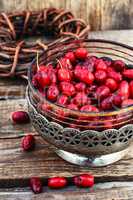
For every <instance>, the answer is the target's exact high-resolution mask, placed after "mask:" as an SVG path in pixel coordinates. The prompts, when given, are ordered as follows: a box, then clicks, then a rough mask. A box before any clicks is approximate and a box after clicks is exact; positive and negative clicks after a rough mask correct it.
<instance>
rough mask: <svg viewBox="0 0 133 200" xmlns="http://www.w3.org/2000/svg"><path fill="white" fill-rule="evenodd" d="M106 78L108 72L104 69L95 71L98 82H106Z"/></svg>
mask: <svg viewBox="0 0 133 200" xmlns="http://www.w3.org/2000/svg"><path fill="white" fill-rule="evenodd" d="M106 78H107V74H106V72H105V71H103V70H97V71H96V72H95V80H96V81H97V82H99V83H102V82H104V81H105V80H106Z"/></svg>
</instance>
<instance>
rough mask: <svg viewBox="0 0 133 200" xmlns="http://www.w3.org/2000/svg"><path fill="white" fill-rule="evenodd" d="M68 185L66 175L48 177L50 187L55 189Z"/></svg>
mask: <svg viewBox="0 0 133 200" xmlns="http://www.w3.org/2000/svg"><path fill="white" fill-rule="evenodd" d="M66 185H67V179H66V178H65V177H53V178H49V179H48V187H50V188H53V189H60V188H63V187H65V186H66Z"/></svg>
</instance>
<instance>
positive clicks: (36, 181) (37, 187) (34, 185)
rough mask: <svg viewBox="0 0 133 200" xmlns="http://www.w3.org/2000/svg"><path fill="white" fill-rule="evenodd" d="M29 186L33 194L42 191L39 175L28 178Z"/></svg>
mask: <svg viewBox="0 0 133 200" xmlns="http://www.w3.org/2000/svg"><path fill="white" fill-rule="evenodd" d="M30 187H31V190H32V191H33V192H34V193H35V194H39V193H41V192H42V182H41V180H40V178H39V177H32V178H31V179H30Z"/></svg>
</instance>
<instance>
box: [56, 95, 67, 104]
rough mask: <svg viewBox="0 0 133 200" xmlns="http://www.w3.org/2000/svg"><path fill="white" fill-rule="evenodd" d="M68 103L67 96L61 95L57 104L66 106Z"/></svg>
mask: <svg viewBox="0 0 133 200" xmlns="http://www.w3.org/2000/svg"><path fill="white" fill-rule="evenodd" d="M67 102H68V97H67V96H66V95H60V96H59V98H58V99H57V104H59V105H66V104H67Z"/></svg>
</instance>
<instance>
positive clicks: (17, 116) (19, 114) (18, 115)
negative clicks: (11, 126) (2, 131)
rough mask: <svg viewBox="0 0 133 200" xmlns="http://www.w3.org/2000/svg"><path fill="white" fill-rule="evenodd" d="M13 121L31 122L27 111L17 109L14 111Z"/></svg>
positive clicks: (19, 122)
mask: <svg viewBox="0 0 133 200" xmlns="http://www.w3.org/2000/svg"><path fill="white" fill-rule="evenodd" d="M12 121H13V122H14V123H16V124H25V123H29V122H30V118H29V115H28V113H27V112H25V111H16V112H13V113H12Z"/></svg>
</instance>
